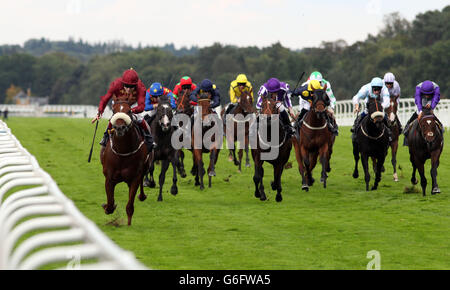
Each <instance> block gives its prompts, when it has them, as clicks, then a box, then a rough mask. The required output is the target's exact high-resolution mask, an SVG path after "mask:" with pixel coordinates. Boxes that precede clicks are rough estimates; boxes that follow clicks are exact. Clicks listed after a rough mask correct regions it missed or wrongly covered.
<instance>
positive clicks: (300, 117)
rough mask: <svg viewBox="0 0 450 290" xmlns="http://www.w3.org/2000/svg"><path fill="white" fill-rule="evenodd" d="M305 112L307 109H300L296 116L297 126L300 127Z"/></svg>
mask: <svg viewBox="0 0 450 290" xmlns="http://www.w3.org/2000/svg"><path fill="white" fill-rule="evenodd" d="M306 113H308V110H306V109H302V110H301V111H300V115H298V118H297V120H298V121H297V124H296V125H297V127H298V128H300V127H301V126H302V123H303V119H304V118H305V115H306Z"/></svg>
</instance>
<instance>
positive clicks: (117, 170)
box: [101, 99, 151, 225]
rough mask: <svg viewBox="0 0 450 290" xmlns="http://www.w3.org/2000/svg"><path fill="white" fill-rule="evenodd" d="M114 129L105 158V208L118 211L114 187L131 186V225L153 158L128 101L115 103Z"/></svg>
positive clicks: (129, 205)
mask: <svg viewBox="0 0 450 290" xmlns="http://www.w3.org/2000/svg"><path fill="white" fill-rule="evenodd" d="M113 113H114V115H113V116H112V118H111V120H110V121H111V124H112V126H113V129H112V130H111V131H112V132H111V133H110V138H109V140H108V143H107V144H106V148H105V150H104V152H103V154H102V155H101V162H102V165H103V174H104V175H105V189H106V198H107V204H104V205H103V208H104V210H105V213H106V214H111V213H113V212H114V210H115V209H116V206H117V205H116V204H114V188H115V186H116V185H117V184H118V183H120V182H125V183H127V184H128V189H129V191H128V194H129V195H128V203H127V207H126V209H127V216H128V225H131V218H132V217H133V212H134V198H135V196H136V192H137V190H138V187H139V186H140V194H139V200H141V201H144V200H145V199H146V195H145V194H144V186H143V178H144V175H145V172H146V171H147V168H148V166H149V158H151V156H150V155H149V154H148V152H147V147H146V146H145V144H144V139H143V137H142V136H141V134H140V133H139V129H138V127H137V126H138V125H137V124H136V123H135V121H134V120H133V116H132V113H131V108H130V105H129V102H128V99H126V100H115V102H114V104H113Z"/></svg>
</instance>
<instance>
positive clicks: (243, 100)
mask: <svg viewBox="0 0 450 290" xmlns="http://www.w3.org/2000/svg"><path fill="white" fill-rule="evenodd" d="M238 105H239V107H240V108H241V109H242V112H243V113H254V109H253V103H252V96H251V95H250V93H249V92H247V91H244V92H242V94H241V97H240V98H239V103H238Z"/></svg>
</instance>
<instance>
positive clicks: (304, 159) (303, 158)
mask: <svg viewBox="0 0 450 290" xmlns="http://www.w3.org/2000/svg"><path fill="white" fill-rule="evenodd" d="M299 151H300V152H299V159H297V163H298V171H299V172H300V175H301V176H302V190H305V191H309V182H308V167H309V159H308V153H307V152H306V149H305V148H304V147H303V146H302V145H301V144H300V149H299Z"/></svg>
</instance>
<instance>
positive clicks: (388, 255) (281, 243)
mask: <svg viewBox="0 0 450 290" xmlns="http://www.w3.org/2000/svg"><path fill="white" fill-rule="evenodd" d="M7 124H8V126H9V127H10V128H11V130H12V133H13V134H14V135H15V136H16V137H17V138H18V139H19V140H20V141H21V143H22V145H23V146H24V147H25V148H27V150H29V151H30V153H31V154H33V155H35V156H36V158H37V159H38V161H39V164H40V165H41V167H42V168H43V169H44V170H45V171H47V172H48V173H49V174H50V175H51V176H52V177H53V178H54V179H55V180H56V181H57V183H58V185H59V187H60V189H61V190H62V191H63V192H64V193H65V194H66V195H67V196H68V197H69V198H70V199H72V200H73V201H74V202H75V205H76V206H77V207H78V208H79V209H80V211H81V212H82V213H83V214H84V215H86V216H87V217H88V218H89V219H91V220H93V221H94V222H95V223H96V224H97V225H98V226H99V228H100V229H101V230H102V231H104V232H105V233H106V234H107V235H108V236H109V237H110V238H111V239H112V240H113V241H115V242H116V243H117V244H118V245H119V246H121V247H122V248H124V249H127V250H130V251H132V252H133V253H134V254H135V255H136V257H137V258H138V259H139V260H140V261H141V262H143V263H144V264H145V265H147V266H148V267H150V268H155V269H365V268H366V265H367V263H369V261H370V259H368V258H367V257H366V255H367V252H368V251H370V250H377V251H379V253H380V255H381V268H382V269H450V244H449V243H448V240H449V238H450V211H449V209H450V199H449V189H450V180H448V179H447V176H448V175H449V174H450V168H449V155H448V153H447V152H449V151H450V148H448V147H449V146H448V144H445V148H444V151H443V154H442V155H441V159H440V160H441V165H440V167H439V168H438V183H439V186H440V188H441V191H442V193H441V194H439V195H435V196H431V195H430V192H431V177H430V175H429V168H430V163H429V161H428V162H427V164H426V165H427V166H426V174H427V179H428V182H429V184H428V188H427V196H426V197H422V194H421V193H409V192H415V191H414V190H411V189H410V188H409V187H410V181H409V180H410V177H411V164H410V162H409V153H408V151H407V148H406V147H400V148H399V152H398V156H397V158H398V165H399V166H400V167H401V169H400V170H399V177H400V181H399V182H397V183H395V182H394V181H393V179H392V172H393V170H392V166H391V164H390V152H389V153H388V158H387V159H386V162H385V167H386V172H385V173H384V174H383V176H382V180H381V183H380V186H379V189H378V190H377V191H369V192H366V191H365V183H364V180H363V177H362V174H363V171H362V166H361V164H360V165H359V168H360V178H359V179H357V180H355V179H353V178H352V176H351V174H352V171H353V166H354V162H353V155H352V149H351V142H350V133H349V128H346V127H343V128H341V129H340V135H339V136H338V137H337V138H336V143H335V146H334V152H333V156H332V158H331V168H332V171H331V172H330V174H329V178H328V184H327V189H324V188H323V187H322V186H321V184H320V183H319V182H318V179H319V174H320V164H318V167H316V169H315V170H314V173H313V174H314V177H315V178H316V180H317V182H316V183H315V184H314V186H313V187H311V188H310V191H309V192H304V191H301V178H300V175H299V173H298V170H297V163H296V161H295V154H294V151H293V149H292V151H291V158H290V161H291V162H292V165H293V167H292V169H288V170H285V171H284V173H283V176H282V187H283V192H282V194H283V201H282V202H281V203H277V202H276V201H275V192H273V191H272V190H271V188H270V181H271V180H272V179H273V170H272V167H271V166H270V165H268V164H267V165H265V169H266V170H265V178H264V184H265V189H266V194H267V195H268V201H265V202H261V201H259V199H256V198H255V197H254V185H253V179H252V177H253V172H254V169H253V162H251V163H252V167H250V168H245V167H243V172H242V173H238V172H237V167H235V166H234V165H233V164H232V162H228V158H227V155H228V150H222V151H221V153H220V156H219V160H218V162H217V166H216V173H217V176H216V177H213V185H212V188H208V187H207V185H206V189H205V190H204V191H200V190H199V189H198V187H195V186H194V178H193V177H192V176H191V175H190V174H189V173H188V176H187V177H186V178H184V179H182V178H180V177H179V176H178V187H179V194H178V195H177V196H172V195H171V194H170V186H171V183H172V178H171V176H172V170H171V168H169V170H168V173H167V176H166V184H165V186H164V197H163V198H164V201H163V202H157V201H156V198H157V193H158V190H159V188H158V185H157V188H155V189H149V188H146V189H145V192H146V194H147V195H148V198H147V200H146V201H144V202H140V201H139V200H138V199H137V198H136V201H135V213H134V216H133V224H132V226H131V227H128V226H126V220H127V218H126V211H125V205H126V203H127V200H128V189H127V187H126V185H125V184H120V185H118V186H117V187H116V194H115V197H116V203H117V204H118V207H117V209H116V212H115V213H113V214H112V215H105V214H104V211H103V209H102V208H101V204H102V203H105V202H106V194H105V190H104V176H103V174H102V166H101V164H100V161H99V151H100V146H99V145H98V142H99V141H100V139H101V137H102V135H103V130H104V128H105V127H106V121H105V120H102V122H101V123H100V124H99V130H98V132H97V136H96V141H95V145H94V146H95V147H94V153H93V159H92V161H91V163H88V162H87V158H88V154H89V149H90V145H91V142H92V135H93V132H94V125H91V124H90V121H89V120H88V119H64V118H14V117H13V118H10V119H9V120H8V121H7ZM445 137H446V138H448V137H449V136H448V134H447V135H446V136H445ZM402 140H403V137H401V141H402ZM185 155H186V158H185V166H186V171H187V172H189V170H190V168H191V164H192V161H191V160H192V157H191V156H192V155H191V153H190V152H186V154H185ZM244 156H245V155H244ZM204 158H206V161H205V164H207V162H209V157H207V156H206V155H204ZM250 159H251V157H250ZM158 174H159V168H158V167H157V170H156V171H155V179H156V180H157V176H158ZM371 175H372V176H371V184H373V180H374V175H373V172H372V174H371ZM205 181H206V184H207V176H205Z"/></svg>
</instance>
